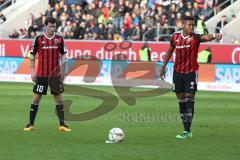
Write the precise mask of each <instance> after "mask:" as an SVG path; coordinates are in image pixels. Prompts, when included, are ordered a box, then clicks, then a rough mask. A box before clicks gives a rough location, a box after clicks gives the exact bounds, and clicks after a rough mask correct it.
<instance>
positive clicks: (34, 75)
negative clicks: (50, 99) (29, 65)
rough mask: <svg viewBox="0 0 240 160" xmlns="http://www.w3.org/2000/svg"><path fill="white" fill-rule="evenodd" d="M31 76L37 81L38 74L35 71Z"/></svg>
mask: <svg viewBox="0 0 240 160" xmlns="http://www.w3.org/2000/svg"><path fill="white" fill-rule="evenodd" d="M31 78H32V81H33V82H36V80H37V75H36V73H35V72H32V74H31Z"/></svg>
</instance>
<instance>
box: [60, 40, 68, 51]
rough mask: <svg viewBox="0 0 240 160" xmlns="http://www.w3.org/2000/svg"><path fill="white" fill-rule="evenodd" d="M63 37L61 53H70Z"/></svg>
mask: <svg viewBox="0 0 240 160" xmlns="http://www.w3.org/2000/svg"><path fill="white" fill-rule="evenodd" d="M61 38H62V43H61V45H60V53H61V54H67V53H68V50H67V47H66V45H65V40H64V38H63V37H61Z"/></svg>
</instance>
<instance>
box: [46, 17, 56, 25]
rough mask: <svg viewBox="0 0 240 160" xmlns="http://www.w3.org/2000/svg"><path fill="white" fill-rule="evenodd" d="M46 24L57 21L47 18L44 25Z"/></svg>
mask: <svg viewBox="0 0 240 160" xmlns="http://www.w3.org/2000/svg"><path fill="white" fill-rule="evenodd" d="M48 23H57V21H56V19H55V18H53V17H47V18H46V20H45V25H48Z"/></svg>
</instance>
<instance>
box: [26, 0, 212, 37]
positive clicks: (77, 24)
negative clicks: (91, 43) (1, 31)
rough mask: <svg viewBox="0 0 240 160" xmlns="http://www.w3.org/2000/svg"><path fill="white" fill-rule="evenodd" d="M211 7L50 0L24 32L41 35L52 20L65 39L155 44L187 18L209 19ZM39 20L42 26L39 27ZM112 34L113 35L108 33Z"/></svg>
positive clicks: (160, 1)
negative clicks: (119, 40) (114, 40)
mask: <svg viewBox="0 0 240 160" xmlns="http://www.w3.org/2000/svg"><path fill="white" fill-rule="evenodd" d="M209 4H210V2H209V1H208V2H206V3H205V1H204V0H195V1H190V0H172V1H170V0H150V1H147V0H142V1H140V0H125V1H124V0H119V1H116V0H106V1H100V0H98V1H93V0H80V1H77V0H49V5H48V8H47V10H46V11H45V12H44V14H43V15H41V16H40V15H39V16H38V17H34V16H33V15H32V14H31V15H29V17H28V18H27V20H26V25H25V28H26V30H27V31H28V30H29V33H31V32H32V31H34V32H35V34H37V33H38V32H40V31H42V29H43V26H44V23H43V22H44V21H43V20H44V19H45V18H46V16H52V17H54V18H56V19H57V20H58V19H59V21H57V27H58V31H61V32H62V34H63V36H64V37H65V38H69V39H85V38H87V39H101V40H107V39H112V38H113V39H114V37H115V38H116V39H119V37H121V38H123V39H130V40H143V37H145V38H146V39H145V40H151V41H152V40H157V38H156V37H158V36H157V34H160V33H162V34H164V33H165V34H169V33H172V32H174V31H177V30H178V29H180V28H181V18H182V17H184V16H193V17H195V22H197V18H198V17H199V15H202V14H203V15H205V17H206V18H207V19H208V18H210V17H211V15H212V13H213V12H212V8H210V7H209ZM201 6H202V7H201ZM203 6H204V7H203ZM40 17H42V24H40V23H39V22H40V19H41V18H40ZM63 21H65V22H63ZM82 21H84V22H83V23H82ZM158 23H160V24H158ZM100 24H101V25H100ZM109 24H111V25H109ZM196 24H197V23H196ZM109 27H110V28H111V29H109ZM112 27H113V28H112ZM156 27H161V28H158V29H157V28H156ZM109 30H111V33H110V34H108V33H107V32H109ZM113 30H114V32H113V33H112V31H113ZM79 31H81V34H80V36H79ZM83 32H84V34H83ZM157 32H159V33H157ZM105 33H106V35H104V34H105ZM139 33H140V35H139ZM98 34H100V35H98ZM29 36H30V34H28V37H27V38H30V37H29ZM117 37H118V38H117ZM160 40H169V35H168V37H167V36H165V37H164V36H161V37H160Z"/></svg>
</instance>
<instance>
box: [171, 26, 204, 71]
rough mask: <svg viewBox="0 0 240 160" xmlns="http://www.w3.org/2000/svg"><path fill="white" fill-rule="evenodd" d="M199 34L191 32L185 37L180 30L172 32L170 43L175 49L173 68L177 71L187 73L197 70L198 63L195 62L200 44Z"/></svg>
mask: <svg viewBox="0 0 240 160" xmlns="http://www.w3.org/2000/svg"><path fill="white" fill-rule="evenodd" d="M200 38H201V35H200V34H197V33H192V34H191V35H188V36H186V37H184V36H183V34H182V31H178V32H175V33H173V35H172V37H171V41H170V45H171V46H172V47H174V48H175V50H176V58H175V61H174V70H175V71H176V72H179V73H189V72H194V71H197V70H198V68H199V65H198V63H197V57H198V48H199V45H200V42H201V40H200Z"/></svg>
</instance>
